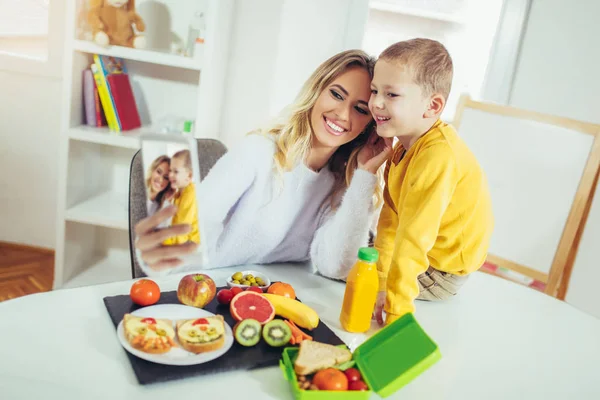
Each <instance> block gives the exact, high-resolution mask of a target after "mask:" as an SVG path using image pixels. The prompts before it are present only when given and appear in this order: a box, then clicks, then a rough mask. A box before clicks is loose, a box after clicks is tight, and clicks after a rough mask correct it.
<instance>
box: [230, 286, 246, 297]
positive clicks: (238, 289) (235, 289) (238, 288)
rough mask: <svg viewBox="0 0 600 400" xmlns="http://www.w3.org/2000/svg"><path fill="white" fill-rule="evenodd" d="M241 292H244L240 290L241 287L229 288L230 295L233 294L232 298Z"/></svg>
mask: <svg viewBox="0 0 600 400" xmlns="http://www.w3.org/2000/svg"><path fill="white" fill-rule="evenodd" d="M243 291H244V289H242V288H241V287H237V286H234V287H232V288H231V293H233V297H235V296H236V295H238V294H240V293H242V292H243Z"/></svg>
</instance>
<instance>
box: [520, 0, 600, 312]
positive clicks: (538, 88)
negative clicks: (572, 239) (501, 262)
mask: <svg viewBox="0 0 600 400" xmlns="http://www.w3.org/2000/svg"><path fill="white" fill-rule="evenodd" d="M598 15H600V2H599V1H597V0H577V1H574V2H567V1H565V0H534V1H533V3H532V6H531V10H530V16H529V20H528V24H527V29H526V33H525V37H524V40H523V45H522V51H521V54H520V58H519V62H518V64H517V70H516V76H515V80H514V86H513V88H512V94H511V97H510V104H511V105H513V106H516V107H521V108H526V109H532V110H536V111H540V112H545V113H551V114H556V115H561V116H565V117H569V118H575V119H579V120H584V121H590V122H594V123H600V111H599V110H600V79H599V78H598V71H599V65H600V46H598V43H597V38H598V37H600V24H598V21H597V16H598ZM540 146H541V147H540V151H543V143H542V144H540ZM559 156H560V157H565V156H567V155H565V154H562V155H560V154H549V155H548V157H559ZM599 196H600V193H596V198H597V197H599ZM598 203H599V201H598V200H596V207H598V206H600V204H598ZM548 212H552V210H548ZM599 242H600V211H599V210H597V209H596V210H595V211H592V212H591V213H590V217H589V220H588V228H587V229H586V231H585V233H584V238H583V240H582V243H581V248H580V250H579V256H578V259H577V262H576V264H575V268H574V269H573V277H572V280H571V285H570V286H569V291H568V293H567V301H568V302H570V303H571V304H573V305H574V306H576V307H579V308H581V309H583V310H585V311H587V312H590V313H593V314H595V315H597V316H599V317H600V291H599V290H598V289H597V287H596V283H597V282H598V280H599V279H600V273H599V272H598V271H600V269H599V268H598V264H599V262H600V261H599V260H600V251H599V250H598V245H597V244H598V243H599Z"/></svg>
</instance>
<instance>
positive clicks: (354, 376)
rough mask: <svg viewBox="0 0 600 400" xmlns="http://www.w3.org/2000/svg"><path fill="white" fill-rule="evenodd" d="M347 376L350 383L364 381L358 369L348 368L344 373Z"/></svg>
mask: <svg viewBox="0 0 600 400" xmlns="http://www.w3.org/2000/svg"><path fill="white" fill-rule="evenodd" d="M344 374H346V378H348V382H356V381H360V380H361V379H362V376H361V375H360V372H359V371H358V370H357V369H356V368H348V369H347V370H345V371H344Z"/></svg>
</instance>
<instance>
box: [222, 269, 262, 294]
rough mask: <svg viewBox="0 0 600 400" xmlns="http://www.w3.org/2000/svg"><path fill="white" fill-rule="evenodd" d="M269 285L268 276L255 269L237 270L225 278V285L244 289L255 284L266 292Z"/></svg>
mask: <svg viewBox="0 0 600 400" xmlns="http://www.w3.org/2000/svg"><path fill="white" fill-rule="evenodd" d="M270 285H271V281H270V280H269V278H268V277H267V276H266V275H265V274H262V273H260V272H257V271H238V272H236V273H234V274H233V275H231V276H230V277H229V278H227V286H228V287H230V288H232V287H239V288H242V289H244V290H245V289H248V288H249V287H252V286H256V287H258V288H260V289H261V290H262V291H263V292H266V291H267V289H268V288H269V286H270Z"/></svg>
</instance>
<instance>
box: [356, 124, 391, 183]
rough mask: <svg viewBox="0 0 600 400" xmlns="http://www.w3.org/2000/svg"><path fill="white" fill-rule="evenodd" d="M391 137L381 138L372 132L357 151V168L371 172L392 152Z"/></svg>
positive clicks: (373, 172)
mask: <svg viewBox="0 0 600 400" xmlns="http://www.w3.org/2000/svg"><path fill="white" fill-rule="evenodd" d="M392 144H393V141H392V138H382V137H380V136H377V134H376V133H372V134H371V136H370V137H369V139H368V140H367V143H366V144H365V145H364V146H363V148H362V149H361V150H360V152H359V153H358V157H357V161H358V168H360V169H364V170H366V171H369V172H370V173H372V174H375V173H377V170H378V169H379V167H381V165H382V164H383V163H384V162H385V161H386V160H387V159H388V158H389V157H390V155H391V154H392Z"/></svg>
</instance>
